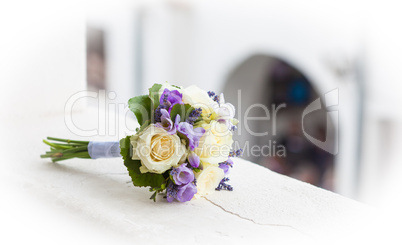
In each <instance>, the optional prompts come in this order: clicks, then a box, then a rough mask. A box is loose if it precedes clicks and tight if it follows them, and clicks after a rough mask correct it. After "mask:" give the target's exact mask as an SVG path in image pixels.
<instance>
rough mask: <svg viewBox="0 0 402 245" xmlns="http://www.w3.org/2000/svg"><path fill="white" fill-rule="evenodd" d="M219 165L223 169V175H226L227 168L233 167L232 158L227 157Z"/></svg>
mask: <svg viewBox="0 0 402 245" xmlns="http://www.w3.org/2000/svg"><path fill="white" fill-rule="evenodd" d="M219 167H220V168H221V169H223V172H224V173H225V175H227V174H228V173H229V169H230V168H232V167H233V161H232V159H230V158H228V160H226V161H224V162H221V163H219Z"/></svg>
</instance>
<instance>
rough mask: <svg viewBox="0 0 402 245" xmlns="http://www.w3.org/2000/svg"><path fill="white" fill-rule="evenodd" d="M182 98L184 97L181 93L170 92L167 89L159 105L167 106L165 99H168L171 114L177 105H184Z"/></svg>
mask: <svg viewBox="0 0 402 245" xmlns="http://www.w3.org/2000/svg"><path fill="white" fill-rule="evenodd" d="M182 98H183V95H182V94H181V93H180V92H179V91H177V90H172V91H170V90H169V89H167V88H165V90H163V93H162V95H161V98H160V99H159V103H160V104H164V103H165V104H166V102H165V101H164V99H166V100H167V102H168V103H169V104H170V106H169V112H170V110H171V109H172V107H173V106H174V105H175V104H183V100H182Z"/></svg>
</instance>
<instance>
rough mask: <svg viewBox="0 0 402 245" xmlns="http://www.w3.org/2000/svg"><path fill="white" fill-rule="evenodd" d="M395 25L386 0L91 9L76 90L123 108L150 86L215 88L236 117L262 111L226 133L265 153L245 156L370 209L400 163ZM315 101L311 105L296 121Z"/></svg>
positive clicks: (396, 17) (176, 0) (178, 0)
mask: <svg viewBox="0 0 402 245" xmlns="http://www.w3.org/2000/svg"><path fill="white" fill-rule="evenodd" d="M401 20H402V18H401V16H400V14H398V8H397V5H393V4H389V3H386V1H385V2H384V1H381V2H367V1H325V2H323V1H311V0H305V1H184V0H169V1H124V3H123V2H122V3H119V4H116V3H115V2H110V3H108V2H104V4H103V5H99V4H97V2H93V3H89V4H88V6H87V13H86V22H87V27H86V35H87V36H86V39H87V43H86V45H87V49H86V50H87V86H88V89H90V90H94V91H98V90H99V89H106V91H114V92H116V95H117V97H116V101H118V102H119V103H125V102H126V101H127V100H128V99H129V98H130V97H133V96H135V95H140V94H144V93H146V91H147V88H148V87H150V86H151V85H152V84H153V83H160V82H164V81H169V82H170V83H173V84H178V85H182V86H185V87H186V86H189V85H192V84H196V85H198V86H199V87H201V88H203V89H205V90H213V91H215V92H223V93H224V94H225V98H226V101H227V102H230V103H232V104H234V105H235V106H236V107H237V108H238V110H237V111H236V117H237V118H239V119H240V121H241V122H242V120H243V119H244V117H245V116H248V117H266V116H267V112H266V111H264V110H262V109H261V108H262V107H254V108H250V109H248V108H249V107H250V106H251V105H255V104H259V105H264V106H266V107H267V108H268V109H269V115H268V116H270V118H269V119H268V120H255V121H252V122H250V123H248V125H244V124H242V123H241V124H240V126H239V131H240V133H237V135H236V136H235V137H236V140H237V142H238V146H240V147H243V148H245V146H246V147H247V144H249V147H252V146H253V145H260V146H261V145H269V146H270V149H271V153H270V154H268V155H267V154H266V155H265V156H253V155H250V154H245V155H244V156H243V157H244V158H245V159H248V160H250V161H253V162H255V163H257V164H261V165H263V166H265V167H267V168H269V169H271V170H273V171H276V172H279V173H282V174H285V175H288V176H291V177H294V178H297V179H300V180H302V181H306V182H308V183H311V184H313V185H316V186H319V187H323V188H325V189H328V190H331V191H335V192H337V193H340V194H342V195H345V196H348V197H352V198H354V199H357V200H360V201H364V202H368V203H375V202H376V198H378V195H377V194H378V191H379V189H380V188H379V186H382V185H383V184H384V180H386V178H387V177H385V176H387V175H386V174H387V173H388V172H392V171H393V169H394V168H395V167H397V166H398V164H399V161H400V160H401V159H402V155H401V151H400V150H399V142H398V140H399V139H400V137H399V136H400V135H401V130H400V129H401V124H400V122H401V110H399V108H398V105H402V99H401V96H400V95H399V93H400V92H399V91H400V88H402V85H401V78H402V74H401V72H400V68H399V65H400V64H401V62H400V60H401V56H400V54H401V51H402V45H401V43H402V38H401V33H400V30H399V29H400V28H399V25H400V23H402V22H401ZM327 95H328V96H327ZM317 99H319V103H320V105H321V108H320V109H318V110H315V111H314V112H311V113H309V114H308V115H307V116H305V117H303V120H302V113H303V111H304V110H305V109H306V108H307V106H308V105H309V104H311V103H312V102H313V101H316V100H317ZM281 104H284V105H285V106H284V107H282V108H280V109H278V106H279V105H281ZM272 106H276V107H272ZM239 108H241V109H239ZM275 108H276V112H277V113H276V118H273V117H272V116H273V112H274V111H275ZM273 124H275V125H273ZM245 126H247V127H248V130H251V131H252V132H255V133H260V135H261V136H253V135H251V134H250V133H248V131H247V130H245ZM303 130H304V131H305V132H306V133H308V134H309V135H311V136H312V137H314V138H316V139H317V140H319V141H321V142H326V146H327V149H326V150H323V149H321V148H320V147H317V146H316V145H315V144H313V143H312V142H311V141H310V140H308V139H307V137H305V135H304V134H303ZM265 132H266V133H265ZM275 147H276V149H279V147H283V148H284V149H285V152H286V156H285V157H284V156H281V154H278V152H276V154H275V150H274V148H275Z"/></svg>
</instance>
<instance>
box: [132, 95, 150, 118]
mask: <svg viewBox="0 0 402 245" xmlns="http://www.w3.org/2000/svg"><path fill="white" fill-rule="evenodd" d="M151 104H152V103H151V99H150V98H149V96H148V95H140V96H137V97H134V98H131V99H129V100H128V107H129V108H130V110H131V111H132V112H134V114H135V117H136V118H137V121H138V123H139V124H140V125H143V124H144V123H145V122H146V121H147V120H150V119H151V115H152V114H151V108H152V106H151Z"/></svg>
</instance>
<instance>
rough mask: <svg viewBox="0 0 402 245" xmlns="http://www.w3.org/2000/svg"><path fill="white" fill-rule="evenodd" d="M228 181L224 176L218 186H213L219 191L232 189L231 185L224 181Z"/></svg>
mask: <svg viewBox="0 0 402 245" xmlns="http://www.w3.org/2000/svg"><path fill="white" fill-rule="evenodd" d="M228 181H229V178H227V177H225V178H223V179H222V180H221V182H220V183H219V185H218V187H216V188H215V190H217V191H220V190H228V191H233V187H232V186H231V185H229V184H227V183H226V182H228Z"/></svg>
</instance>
